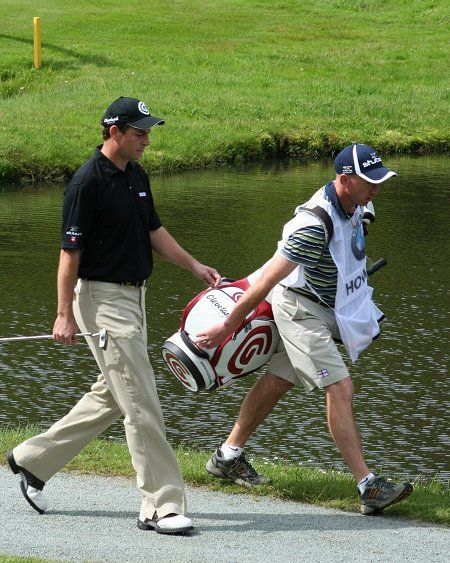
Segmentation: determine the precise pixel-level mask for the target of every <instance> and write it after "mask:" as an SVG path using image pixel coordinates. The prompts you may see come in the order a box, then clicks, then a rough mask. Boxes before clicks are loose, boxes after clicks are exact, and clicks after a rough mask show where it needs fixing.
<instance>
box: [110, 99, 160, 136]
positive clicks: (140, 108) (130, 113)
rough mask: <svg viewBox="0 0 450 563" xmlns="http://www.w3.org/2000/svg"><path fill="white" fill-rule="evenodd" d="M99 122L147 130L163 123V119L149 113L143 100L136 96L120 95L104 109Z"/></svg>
mask: <svg viewBox="0 0 450 563" xmlns="http://www.w3.org/2000/svg"><path fill="white" fill-rule="evenodd" d="M101 124H102V125H103V127H111V125H130V126H131V127H134V128H135V129H143V130H148V129H151V128H152V127H153V126H154V125H163V124H164V119H161V118H160V117H155V116H153V115H150V112H149V110H148V108H147V106H146V105H145V104H144V102H141V101H140V100H138V99H136V98H126V97H124V96H121V97H120V98H117V100H114V102H113V103H112V104H111V105H110V106H109V107H108V109H107V110H106V111H105V115H104V116H103V118H102V121H101Z"/></svg>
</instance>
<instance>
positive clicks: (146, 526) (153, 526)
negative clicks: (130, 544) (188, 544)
mask: <svg viewBox="0 0 450 563" xmlns="http://www.w3.org/2000/svg"><path fill="white" fill-rule="evenodd" d="M137 527H138V528H139V530H143V531H144V532H151V531H153V530H154V531H155V532H156V533H157V534H178V535H181V534H189V533H190V532H192V530H193V529H194V526H189V527H187V528H174V529H172V530H167V529H164V528H160V527H159V526H158V524H157V523H156V522H153V523H152V524H147V522H142V520H139V518H138V521H137Z"/></svg>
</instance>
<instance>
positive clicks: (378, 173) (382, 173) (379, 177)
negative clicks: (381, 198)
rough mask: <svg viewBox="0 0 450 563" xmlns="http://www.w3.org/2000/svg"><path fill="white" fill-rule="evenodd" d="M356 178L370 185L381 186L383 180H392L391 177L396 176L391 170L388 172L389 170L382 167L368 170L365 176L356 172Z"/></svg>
mask: <svg viewBox="0 0 450 563" xmlns="http://www.w3.org/2000/svg"><path fill="white" fill-rule="evenodd" d="M357 174H358V176H360V177H361V178H364V180H367V181H368V182H370V183H371V184H381V183H382V182H384V181H385V180H388V179H389V178H392V177H393V176H397V172H394V171H393V170H389V168H385V167H384V166H380V167H379V168H374V169H373V170H369V171H368V172H366V173H365V174H363V173H362V172H357Z"/></svg>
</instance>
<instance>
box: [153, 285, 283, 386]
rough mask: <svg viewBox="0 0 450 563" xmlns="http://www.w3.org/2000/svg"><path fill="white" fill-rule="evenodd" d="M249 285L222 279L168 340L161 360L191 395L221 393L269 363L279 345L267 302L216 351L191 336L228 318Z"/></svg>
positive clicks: (200, 296)
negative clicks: (235, 380)
mask: <svg viewBox="0 0 450 563" xmlns="http://www.w3.org/2000/svg"><path fill="white" fill-rule="evenodd" d="M248 287H249V282H248V280H247V278H244V279H242V280H238V281H226V280H222V283H221V284H220V285H219V286H218V287H214V288H209V289H206V290H205V291H202V292H201V293H199V294H198V295H197V296H196V297H194V299H192V300H191V301H190V302H189V303H188V305H187V306H186V308H185V309H184V311H183V314H182V317H181V327H180V330H179V331H178V332H176V333H175V334H174V335H172V336H171V337H170V338H168V339H167V340H166V342H165V343H164V345H163V347H162V357H163V359H164V361H165V363H166V365H167V367H168V368H169V369H170V371H171V372H172V373H173V374H174V375H175V377H177V379H178V380H179V381H180V382H181V383H182V384H183V385H184V386H185V387H186V388H187V389H189V390H190V391H194V392H199V391H202V390H203V389H210V390H212V389H217V388H219V387H223V386H224V385H228V384H229V383H231V381H233V379H237V378H240V377H243V376H245V375H248V374H249V373H252V372H254V371H256V370H257V369H259V368H261V367H262V366H263V365H264V364H266V363H267V362H268V361H269V360H270V358H271V356H272V354H273V353H274V351H275V350H276V348H277V346H278V342H279V338H280V337H279V334H278V329H277V327H276V325H275V321H274V320H273V314H272V308H271V306H270V304H269V303H268V302H267V301H263V302H262V303H260V304H259V305H258V307H256V309H254V310H253V311H252V312H251V313H250V314H249V315H248V316H247V317H246V319H245V321H244V322H243V323H242V325H241V326H240V327H239V328H238V330H237V331H236V332H235V333H234V334H232V335H230V336H229V337H228V338H227V339H226V340H225V341H224V342H222V344H220V345H219V346H218V347H217V348H211V349H208V350H205V349H202V348H199V347H198V346H197V345H196V344H194V342H192V340H191V338H190V336H191V337H192V338H194V337H195V335H196V334H197V333H198V332H200V331H201V330H203V329H206V328H208V327H210V326H212V325H213V324H216V323H218V322H220V321H222V320H224V318H225V317H227V316H228V315H229V314H230V312H231V311H232V309H233V307H234V306H235V304H236V302H237V301H238V300H239V298H240V297H241V296H242V295H243V293H244V292H245V290H246V289H248Z"/></svg>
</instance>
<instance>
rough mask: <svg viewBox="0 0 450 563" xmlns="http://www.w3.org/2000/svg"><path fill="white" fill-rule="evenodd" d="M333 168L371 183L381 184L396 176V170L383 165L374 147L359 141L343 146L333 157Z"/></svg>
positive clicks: (339, 172)
mask: <svg viewBox="0 0 450 563" xmlns="http://www.w3.org/2000/svg"><path fill="white" fill-rule="evenodd" d="M334 169H335V170H336V172H337V173H338V174H357V175H358V176H360V177H361V178H364V180H367V181H368V182H370V183H372V184H381V182H384V181H385V180H387V179H388V178H392V176H397V173H396V172H394V171H393V170H389V168H386V167H385V166H383V163H382V161H381V158H380V157H379V156H378V153H377V151H376V150H375V149H373V148H372V147H369V145H362V144H360V143H354V144H353V145H349V146H348V147H345V149H343V150H342V151H341V152H340V153H339V154H338V155H337V157H336V158H335V159H334Z"/></svg>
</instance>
